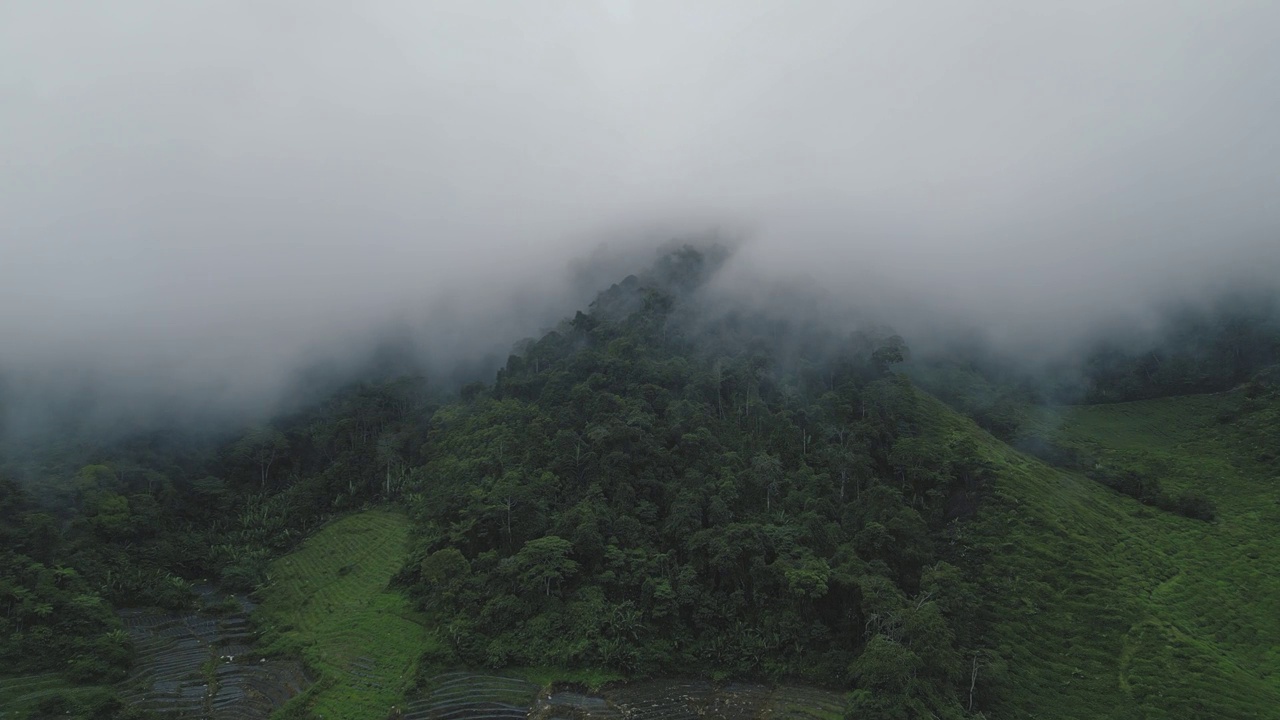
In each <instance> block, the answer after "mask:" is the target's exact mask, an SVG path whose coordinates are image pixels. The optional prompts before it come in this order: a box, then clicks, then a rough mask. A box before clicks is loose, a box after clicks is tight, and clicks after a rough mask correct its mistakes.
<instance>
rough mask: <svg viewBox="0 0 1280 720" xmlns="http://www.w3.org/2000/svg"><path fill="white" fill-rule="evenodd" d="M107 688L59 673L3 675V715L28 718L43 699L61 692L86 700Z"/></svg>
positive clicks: (0, 689)
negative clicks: (74, 681)
mask: <svg viewBox="0 0 1280 720" xmlns="http://www.w3.org/2000/svg"><path fill="white" fill-rule="evenodd" d="M106 692H107V690H106V689H105V688H102V687H99V686H96V685H94V686H85V685H79V686H77V685H72V684H71V683H70V682H68V681H67V680H66V679H64V678H63V677H62V676H61V675H58V674H57V673H42V674H39V675H14V676H8V677H0V718H3V719H4V720H9V718H25V717H27V715H28V713H30V712H31V711H32V710H34V709H35V708H36V705H37V704H39V703H40V702H41V701H42V700H47V699H49V698H52V697H55V696H58V695H61V696H63V697H65V698H67V699H69V700H71V701H73V702H84V701H88V700H90V699H91V698H95V697H98V696H101V695H103V694H104V693H106Z"/></svg>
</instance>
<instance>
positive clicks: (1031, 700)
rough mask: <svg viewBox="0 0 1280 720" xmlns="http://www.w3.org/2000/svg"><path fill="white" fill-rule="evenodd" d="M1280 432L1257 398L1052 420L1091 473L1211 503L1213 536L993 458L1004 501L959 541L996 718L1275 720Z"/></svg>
mask: <svg viewBox="0 0 1280 720" xmlns="http://www.w3.org/2000/svg"><path fill="white" fill-rule="evenodd" d="M1250 395H1252V397H1250ZM1278 421H1280V399H1277V397H1276V396H1275V394H1274V393H1273V392H1270V391H1265V390H1262V389H1260V388H1258V387H1254V388H1252V389H1248V390H1247V389H1240V390H1237V391H1234V392H1231V393H1223V394H1216V395H1199V396H1188V397H1181V398H1165V399H1158V400H1149V401H1142V402H1134V403H1124V404H1116V405H1098V406H1086V407H1072V408H1063V409H1055V410H1043V411H1042V412H1041V413H1040V415H1039V417H1038V418H1037V421H1036V423H1035V425H1036V432H1038V433H1039V434H1040V435H1041V436H1042V437H1045V438H1048V439H1050V440H1052V441H1053V442H1055V443H1059V444H1060V445H1061V446H1062V447H1065V448H1070V449H1074V450H1076V451H1078V452H1080V453H1085V454H1087V456H1088V457H1090V458H1091V459H1092V461H1093V463H1092V464H1093V465H1094V466H1095V467H1096V468H1099V469H1104V470H1111V471H1117V470H1121V471H1123V470H1132V471H1136V472H1138V473H1140V474H1142V475H1144V476H1149V477H1158V478H1159V479H1160V481H1161V482H1162V483H1163V485H1164V486H1165V489H1166V490H1173V491H1184V490H1194V491H1198V492H1201V493H1203V494H1204V495H1206V496H1207V497H1208V498H1210V499H1211V500H1212V502H1213V503H1215V504H1216V505H1217V508H1218V519H1217V520H1216V521H1215V522H1211V523H1210V522H1203V521H1199V520H1194V519H1189V518H1185V517H1181V516H1178V515H1176V514H1173V513H1170V512H1165V511H1162V510H1159V509H1156V508H1153V507H1149V506H1146V505H1143V504H1141V503H1139V502H1138V501H1137V500H1135V499H1132V498H1129V497H1125V496H1124V495H1121V494H1120V493H1118V492H1116V491H1114V490H1112V489H1111V488H1109V487H1106V486H1105V485H1103V484H1102V483H1099V482H1097V481H1095V480H1093V479H1090V478H1088V477H1085V476H1084V475H1082V474H1081V473H1079V472H1066V471H1062V470H1058V469H1053V468H1050V467H1048V466H1046V465H1044V464H1042V463H1040V462H1038V461H1036V460H1033V459H1030V458H1028V457H1026V456H1022V455H1019V454H1016V453H1014V452H1012V451H1011V450H1010V449H1009V448H1008V447H1007V446H1002V445H1001V444H1000V443H998V442H996V441H994V440H992V441H989V442H988V443H987V445H986V447H987V449H988V452H989V457H990V458H992V461H993V462H995V463H997V464H998V465H999V467H1000V468H1001V472H1000V473H999V481H998V483H997V485H996V487H997V490H996V492H994V493H993V494H992V496H991V498H990V500H989V501H988V502H987V503H986V504H985V506H984V507H983V509H982V511H981V512H980V514H979V518H978V521H977V522H975V523H972V524H970V525H969V526H967V527H966V528H965V530H964V532H963V534H962V537H963V542H965V543H966V544H971V545H972V546H976V547H978V548H981V549H982V551H983V552H984V553H985V555H984V557H983V558H982V561H981V563H979V566H980V567H982V568H983V569H982V571H981V572H982V575H981V580H980V582H979V585H980V586H982V587H983V588H984V596H985V602H984V607H983V612H984V617H985V623H986V628H987V629H986V632H985V635H986V637H987V638H988V640H989V641H990V642H991V643H992V644H993V645H994V647H995V649H996V651H997V654H998V655H999V660H998V661H997V662H998V665H999V667H998V668H996V670H997V672H999V673H1001V674H1003V675H1004V676H1005V677H1007V686H1006V689H1005V690H1004V691H1003V692H1002V693H1001V697H1000V700H999V703H998V705H997V707H1000V708H1002V712H1000V713H999V714H998V715H999V716H1000V717H1063V718H1085V717H1095V718H1096V717H1114V718H1134V717H1142V718H1264V717H1280V676H1278V675H1277V674H1276V670H1277V669H1278V666H1277V663H1278V662H1280V653H1277V651H1276V648H1277V647H1280V595H1277V590H1280V587H1278V584H1280V580H1278V578H1277V570H1278V569H1280V568H1277V562H1278V560H1280V535H1278V534H1277V532H1276V530H1277V528H1278V527H1280V476H1278V474H1277V468H1276V464H1275V458H1274V454H1273V453H1274V442H1275V438H1277V437H1280V422H1278ZM961 424H963V423H961V422H958V421H953V425H961ZM980 672H981V670H980Z"/></svg>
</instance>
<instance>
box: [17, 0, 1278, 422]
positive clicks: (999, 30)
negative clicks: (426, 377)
mask: <svg viewBox="0 0 1280 720" xmlns="http://www.w3.org/2000/svg"><path fill="white" fill-rule="evenodd" d="M1278 109H1280V5H1276V4H1274V3H1266V2H1231V1H1226V0H1222V1H1218V2H1185V3H1173V2H1166V1H1164V0H1149V1H1146V0H1144V1H1141V2H1120V3H1117V2H1101V1H1099V2H1077V3H1069V4H1065V3H1053V4H1046V3H1027V2H1016V1H1009V2H1003V1H999V2H998V1H995V0H982V1H981V2H970V3H904V2H887V1H883V2H881V1H877V2H858V3H853V2H787V1H783V0H777V1H772V2H763V1H757V2H748V1H743V0H709V1H706V2H694V3H689V2H674V1H670V2H668V1H665V0H663V1H648V0H646V1H645V2H639V1H636V2H626V1H625V0H609V1H605V0H599V1H598V2H587V1H585V0H584V1H582V2H568V1H565V2H545V3H543V2H540V3H514V2H513V3H475V2H467V1H464V0H458V1H449V2H442V1H436V2H409V1H407V0H395V1H392V0H385V1H382V2H375V3H340V2H332V1H329V0H325V1H316V0H309V1H306V2H303V1H301V0H297V1H285V0H271V1H269V2H261V1H258V2H249V1H243V2H230V1H223V0H219V1H217V2H182V3H176V2H167V1H164V0H153V1H144V0H118V1H117V2H112V3H45V2H38V1H37V0H18V1H17V2H9V3H4V4H3V5H0V337H3V338H4V340H3V342H2V343H0V369H2V371H3V372H6V373H8V377H9V378H10V379H9V383H10V385H11V393H12V392H13V390H12V386H20V387H23V388H26V389H27V390H28V391H30V389H31V388H57V389H60V391H61V392H62V393H63V394H64V395H68V394H70V395H75V394H77V393H79V392H80V390H79V388H82V387H98V388H102V387H106V388H107V389H105V390H102V389H100V390H99V391H100V392H102V393H105V394H104V398H105V399H104V402H108V401H111V402H132V403H134V404H135V405H136V406H139V407H145V406H148V405H151V404H157V403H158V404H164V403H169V404H174V403H179V404H180V403H184V402H185V403H188V404H189V405H190V406H192V407H195V406H200V407H208V406H212V407H232V406H242V405H246V404H247V405H255V404H256V405H257V406H258V407H265V406H266V405H269V404H270V402H272V401H273V398H274V397H275V395H276V394H278V393H279V392H280V390H281V388H282V387H284V385H285V384H286V383H287V381H288V378H289V377H290V376H291V373H292V372H293V371H294V370H295V369H296V368H298V367H299V366H300V365H301V364H304V363H307V362H315V361H317V360H318V359H324V358H329V359H333V360H334V361H335V362H339V363H342V362H355V361H358V360H359V359H360V358H362V357H363V356H364V355H365V354H367V353H368V352H369V348H370V346H371V345H372V344H373V343H375V342H376V341H377V340H378V338H380V337H382V336H384V335H385V334H386V333H387V332H389V331H392V330H394V329H397V328H409V329H410V331H411V332H412V333H413V334H414V336H415V337H417V338H419V340H418V342H420V343H421V344H422V346H423V351H424V352H425V354H426V355H427V356H428V357H430V358H433V359H434V361H436V362H438V363H441V364H447V363H448V362H449V361H450V360H456V359H458V358H463V357H471V356H476V355H481V354H484V353H486V352H490V351H492V350H494V349H501V348H506V347H509V346H510V344H511V343H512V342H513V341H514V340H516V339H518V338H519V337H521V336H523V335H526V334H529V333H531V332H534V331H536V330H537V328H538V327H540V325H541V324H542V323H545V322H547V321H548V320H549V319H551V318H554V317H556V316H558V315H560V314H563V313H565V312H569V311H571V310H572V309H573V307H574V305H575V304H576V303H578V302H580V301H581V300H582V298H584V297H585V296H586V295H587V294H588V292H589V290H590V289H591V288H588V287H586V284H589V283H586V281H585V280H584V278H587V277H591V278H594V277H596V276H595V275H592V274H591V273H590V272H588V271H586V270H583V268H584V267H587V268H592V267H595V268H596V269H597V270H599V269H600V268H602V267H605V266H608V267H612V265H609V264H608V263H604V261H602V260H600V258H601V257H605V258H608V257H623V256H626V255H627V253H628V252H630V251H629V250H627V247H630V246H629V245H628V243H629V242H631V241H630V240H627V239H631V238H660V237H661V236H662V235H663V233H664V232H665V231H666V230H667V229H677V230H689V229H694V230H697V229H703V228H707V227H719V228H724V229H726V230H727V231H729V232H731V233H734V234H740V235H741V236H743V237H744V238H745V239H746V246H745V247H744V249H743V250H742V252H741V254H740V257H739V259H738V261H737V262H738V263H740V264H739V267H738V268H737V270H736V272H737V273H739V274H738V275H737V276H738V277H750V276H752V275H753V274H758V273H761V272H763V273H766V274H767V275H769V276H777V277H784V278H794V277H805V278H810V279H811V280H812V281H813V282H814V283H815V284H817V285H819V286H821V287H823V288H825V289H826V290H827V291H828V292H829V293H831V294H832V295H833V296H834V297H837V298H841V299H842V301H844V302H848V303H850V304H855V305H858V306H859V307H871V308H875V309H877V310H879V311H881V312H883V313H884V315H885V317H886V319H889V320H891V321H894V322H900V323H907V324H910V323H911V322H912V313H928V312H933V311H935V310H937V311H939V312H943V311H945V313H946V317H954V318H957V319H960V320H964V321H967V322H974V323H978V324H980V325H982V326H983V327H985V328H988V329H989V330H990V332H991V333H992V335H993V336H995V337H997V338H1000V339H1002V340H1003V341H1004V342H1006V343H1012V344H1018V343H1022V344H1025V345H1027V346H1032V345H1037V344H1042V343H1046V342H1049V341H1053V342H1056V343H1059V344H1062V343H1065V342H1066V341H1067V340H1069V339H1070V338H1071V337H1075V336H1078V334H1079V333H1081V332H1083V331H1084V330H1085V329H1087V328H1088V327H1090V326H1091V325H1093V324H1095V323H1098V322H1101V321H1105V320H1108V319H1110V318H1112V317H1113V316H1115V315H1116V314H1117V313H1128V312H1133V313H1137V314H1140V312H1141V308H1142V307H1143V306H1144V303H1146V302H1147V301H1148V300H1149V299H1151V298H1155V297H1160V296H1166V295H1169V294H1176V293H1181V292H1187V293H1194V292H1204V291H1205V288H1206V287H1211V286H1213V284H1215V283H1218V284H1221V283H1228V282H1234V281H1235V280H1234V278H1236V277H1237V275H1238V274H1239V273H1246V274H1252V276H1254V277H1257V278H1262V279H1264V280H1266V279H1269V278H1270V277H1271V276H1272V275H1273V274H1274V271H1276V270H1277V269H1280V235H1278V234H1277V229H1278V228H1280V204H1278V203H1276V202H1275V198H1276V197H1277V195H1278V193H1277V190H1280V175H1278V171H1277V167H1278V166H1280V152H1278V151H1277V149H1278V146H1280V142H1278V141H1280V130H1278V129H1277V126H1276V123H1275V117H1276V114H1277V110H1278ZM602 242H606V243H611V248H612V249H611V250H610V251H608V252H606V253H605V255H603V256H600V255H597V256H595V257H596V260H597V261H599V262H596V264H594V265H593V264H592V262H594V261H592V260H590V258H591V257H592V255H591V253H592V251H593V249H595V248H596V247H597V246H599V245H600V244H601V243H602ZM619 245H621V246H623V247H622V248H621V249H619V247H618V246H619ZM609 253H612V255H610V254H609ZM584 263H585V265H584ZM601 263H604V264H603V265H602V264H601ZM731 277H734V276H733V275H731ZM609 279H612V278H609ZM584 283H585V284H584ZM104 383H105V385H104ZM108 404H110V403H109V402H108Z"/></svg>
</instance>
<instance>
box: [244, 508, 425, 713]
mask: <svg viewBox="0 0 1280 720" xmlns="http://www.w3.org/2000/svg"><path fill="white" fill-rule="evenodd" d="M408 533H409V522H408V520H407V519H406V518H405V517H404V516H403V515H400V514H397V513H392V512H383V511H367V512H363V513H359V514H357V515H351V516H348V517H346V518H343V519H342V520H339V521H337V522H335V523H332V524H331V525H328V526H326V527H325V528H323V529H321V530H320V531H319V532H318V533H316V534H315V535H314V536H312V537H311V538H309V539H308V540H307V541H306V543H305V544H304V545H303V546H302V547H301V548H300V549H299V550H297V551H296V552H293V553H290V554H289V555H287V556H285V557H283V558H280V559H279V560H277V561H276V562H275V563H274V564H273V565H272V567H271V581H270V583H269V584H268V586H267V587H266V588H265V589H264V590H263V591H262V599H263V603H262V605H261V607H259V608H258V611H257V614H256V615H255V620H256V621H257V622H258V623H259V625H260V626H262V627H264V628H266V629H267V630H268V632H272V633H278V636H277V637H276V639H275V640H274V641H273V643H272V648H271V649H272V650H291V649H296V650H298V651H300V652H301V654H302V656H303V658H304V659H305V660H306V662H307V665H308V666H309V667H310V668H312V670H313V671H317V672H319V673H320V675H321V680H320V682H319V683H318V684H317V686H316V688H315V689H314V690H313V691H311V692H309V693H307V694H305V695H304V696H302V697H301V698H299V699H298V700H296V701H295V702H294V703H292V704H291V705H290V706H289V707H287V708H286V710H287V711H290V712H295V713H296V712H297V711H298V710H299V708H298V705H299V704H301V705H303V706H305V709H306V710H307V711H308V712H309V713H310V714H311V715H315V716H323V717H325V718H343V719H344V720H361V718H377V719H378V720H381V719H382V718H385V717H386V716H387V711H388V709H389V708H390V707H391V706H392V705H394V704H396V703H397V702H399V701H400V700H401V696H402V694H403V689H404V687H405V685H406V684H407V683H408V682H409V681H410V680H411V679H412V676H413V670H414V663H415V662H416V661H417V658H418V657H419V655H420V654H421V653H422V651H423V650H424V649H425V648H426V647H427V645H428V643H430V642H431V641H432V639H431V636H430V634H429V633H428V631H427V629H426V628H425V627H424V626H423V624H422V620H421V618H419V617H418V616H417V615H415V614H414V613H413V612H412V610H411V608H410V605H409V603H408V601H407V600H406V599H405V598H404V597H403V596H402V595H400V594H399V593H396V592H394V591H390V590H388V589H387V583H388V581H389V580H390V579H391V576H392V575H393V574H395V572H396V571H398V570H399V569H400V563H401V562H402V561H403V559H404V553H405V545H406V542H407V540H408Z"/></svg>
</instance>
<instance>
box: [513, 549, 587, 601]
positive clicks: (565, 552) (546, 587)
mask: <svg viewBox="0 0 1280 720" xmlns="http://www.w3.org/2000/svg"><path fill="white" fill-rule="evenodd" d="M572 550H573V543H571V542H569V541H568V540H565V539H564V538H562V537H557V536H555V535H547V536H546V537H541V538H538V539H537V540H530V541H529V542H527V543H525V544H524V547H523V548H521V549H520V552H519V553H517V554H516V557H515V561H516V567H517V569H518V572H519V573H520V581H521V582H522V583H525V584H528V585H533V586H537V585H541V586H542V589H543V593H544V594H546V595H550V594H551V584H552V583H554V582H556V581H559V580H563V579H565V578H567V577H569V576H570V575H572V574H573V573H575V572H577V570H578V563H577V562H575V561H574V560H571V559H570V558H569V553H570V551H572Z"/></svg>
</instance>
